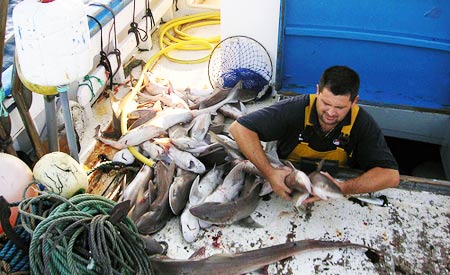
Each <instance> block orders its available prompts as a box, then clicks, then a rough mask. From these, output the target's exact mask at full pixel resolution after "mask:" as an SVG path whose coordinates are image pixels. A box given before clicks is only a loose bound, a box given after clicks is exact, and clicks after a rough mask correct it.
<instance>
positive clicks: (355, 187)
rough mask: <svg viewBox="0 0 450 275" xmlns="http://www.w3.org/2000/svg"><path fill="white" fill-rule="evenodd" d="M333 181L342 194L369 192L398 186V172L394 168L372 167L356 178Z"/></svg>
mask: <svg viewBox="0 0 450 275" xmlns="http://www.w3.org/2000/svg"><path fill="white" fill-rule="evenodd" d="M334 181H335V183H336V184H337V185H338V186H339V187H340V189H341V191H342V193H343V194H344V195H350V194H360V193H370V192H375V191H378V190H382V189H386V188H392V187H396V186H398V184H399V182H400V174H399V172H398V170H396V169H389V168H381V167H374V168H372V169H370V170H368V171H366V172H365V173H363V174H362V175H360V176H358V177H356V178H352V179H349V180H346V181H343V182H339V181H336V180H334Z"/></svg>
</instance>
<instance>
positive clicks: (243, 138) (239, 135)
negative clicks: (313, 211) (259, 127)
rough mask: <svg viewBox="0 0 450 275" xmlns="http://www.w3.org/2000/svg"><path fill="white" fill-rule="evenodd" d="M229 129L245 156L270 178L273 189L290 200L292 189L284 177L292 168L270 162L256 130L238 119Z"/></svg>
mask: <svg viewBox="0 0 450 275" xmlns="http://www.w3.org/2000/svg"><path fill="white" fill-rule="evenodd" d="M228 131H229V132H230V133H231V135H232V136H233V138H234V140H235V141H236V143H237V144H238V146H239V149H240V150H241V152H242V153H243V154H244V156H245V157H246V158H247V159H248V160H250V161H251V162H252V163H253V164H254V165H255V166H256V168H258V170H259V171H261V173H263V174H264V175H265V177H266V178H267V180H269V182H270V185H271V186H272V189H273V191H274V192H275V193H276V194H278V195H279V196H281V197H282V198H284V199H287V200H289V199H290V196H289V194H290V193H291V190H290V189H289V188H288V187H287V186H286V185H285V184H284V179H285V178H286V176H287V175H288V174H289V173H290V172H291V170H290V169H289V168H287V167H283V168H275V167H273V166H272V165H271V164H270V162H269V160H268V159H267V156H266V153H265V152H264V150H263V148H262V146H261V141H260V139H259V137H258V134H257V133H256V132H254V131H252V130H250V129H248V128H247V127H245V126H243V125H242V124H240V123H239V122H237V121H234V122H233V123H232V124H231V125H230V127H229V128H228Z"/></svg>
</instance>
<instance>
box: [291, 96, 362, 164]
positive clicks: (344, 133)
mask: <svg viewBox="0 0 450 275" xmlns="http://www.w3.org/2000/svg"><path fill="white" fill-rule="evenodd" d="M315 100H316V95H315V94H311V95H310V96H309V106H306V108H305V128H306V127H312V126H313V124H312V123H311V122H310V121H309V118H310V115H311V110H312V107H313V106H314V102H315ZM358 112H359V106H358V105H356V104H355V106H353V107H352V110H351V120H350V124H349V125H346V126H344V127H342V130H341V136H340V138H341V139H344V140H345V139H346V140H348V139H349V137H350V132H351V130H352V127H353V124H354V122H355V120H356V117H357V115H358ZM301 158H310V159H327V160H334V161H338V163H339V166H341V167H342V166H345V165H346V164H347V159H348V155H347V152H346V151H345V150H344V149H343V148H342V147H339V146H338V145H337V146H336V149H334V150H331V151H325V152H319V151H316V150H314V149H312V148H310V147H309V143H308V142H300V143H299V144H298V145H297V146H296V147H295V148H294V150H292V152H291V153H290V154H289V156H288V160H289V161H293V162H298V161H300V159H301Z"/></svg>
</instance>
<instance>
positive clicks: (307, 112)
mask: <svg viewBox="0 0 450 275" xmlns="http://www.w3.org/2000/svg"><path fill="white" fill-rule="evenodd" d="M315 99H316V94H310V95H309V105H308V106H306V107H305V127H306V126H307V125H309V126H312V125H313V124H312V123H311V122H309V118H310V117H311V110H312V107H313V106H314V101H315Z"/></svg>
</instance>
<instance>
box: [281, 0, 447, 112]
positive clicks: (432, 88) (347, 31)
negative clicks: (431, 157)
mask: <svg viewBox="0 0 450 275" xmlns="http://www.w3.org/2000/svg"><path fill="white" fill-rule="evenodd" d="M281 12H282V14H283V16H282V17H281V18H282V19H281V24H280V28H281V31H280V43H281V48H282V50H281V52H280V53H279V56H278V64H277V77H276V85H277V87H276V88H277V90H279V91H294V92H296V93H314V92H315V85H316V84H317V83H318V81H319V78H320V75H321V73H322V72H323V70H324V69H326V68H327V67H329V66H332V65H347V66H349V67H351V68H353V69H355V70H356V71H357V72H358V73H359V75H360V78H361V89H360V100H361V101H360V102H362V103H366V104H373V105H383V106H386V105H388V106H394V107H406V108H409V107H413V108H425V109H431V110H439V111H444V112H446V113H447V112H448V111H450V1H448V0H434V1H425V0H410V1H406V0H402V1H399V0H385V1H369V0H362V1H356V0H354V1H336V0H330V1H314V0H301V1H295V0H286V1H282V11H281Z"/></svg>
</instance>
